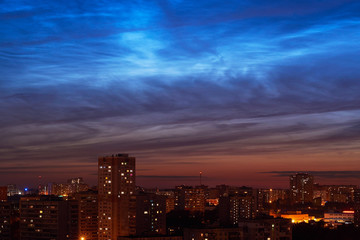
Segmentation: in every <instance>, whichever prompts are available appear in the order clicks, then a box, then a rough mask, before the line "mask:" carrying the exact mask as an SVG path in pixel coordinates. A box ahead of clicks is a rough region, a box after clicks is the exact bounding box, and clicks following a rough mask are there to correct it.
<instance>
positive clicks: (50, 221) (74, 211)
mask: <svg viewBox="0 0 360 240" xmlns="http://www.w3.org/2000/svg"><path fill="white" fill-rule="evenodd" d="M77 221H78V205H77V202H76V201H73V200H66V201H65V200H64V199H63V198H59V197H54V196H45V195H44V196H36V197H23V198H21V200H20V238H21V240H33V239H56V240H77V239H78V222H77Z"/></svg>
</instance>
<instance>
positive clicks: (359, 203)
mask: <svg viewBox="0 0 360 240" xmlns="http://www.w3.org/2000/svg"><path fill="white" fill-rule="evenodd" d="M354 210H355V211H354V224H355V226H357V227H360V189H355V190H354Z"/></svg>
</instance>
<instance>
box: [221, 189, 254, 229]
mask: <svg viewBox="0 0 360 240" xmlns="http://www.w3.org/2000/svg"><path fill="white" fill-rule="evenodd" d="M255 213H256V206H255V200H254V197H253V196H252V195H251V194H246V195H245V194H232V195H230V196H222V197H220V200H219V218H220V219H219V220H220V224H221V225H225V226H226V225H237V224H238V223H239V221H240V220H242V219H252V218H253V217H254V216H255Z"/></svg>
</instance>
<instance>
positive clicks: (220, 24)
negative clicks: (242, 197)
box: [0, 0, 360, 188]
mask: <svg viewBox="0 0 360 240" xmlns="http://www.w3.org/2000/svg"><path fill="white" fill-rule="evenodd" d="M359 11H360V3H359V2H357V1H350V0H332V1H291V2H287V1H279V2H269V1H265V0H259V1H241V2H240V3H239V2H238V1H228V2H227V3H226V4H225V3H224V2H222V1H180V0H173V1H131V2H117V1H104V2H93V3H83V2H76V1H75V2H74V1H72V2H69V1H48V2H43V1H31V3H26V2H23V1H3V2H2V3H0V18H1V20H2V21H0V36H1V37H0V70H1V73H2V76H1V78H0V115H1V117H0V182H2V183H4V184H8V183H9V184H11V183H17V184H21V183H23V182H26V183H29V184H33V185H36V184H37V182H38V176H40V175H41V176H42V177H43V179H44V181H45V180H46V179H48V180H49V181H58V182H59V181H62V180H64V179H67V178H71V177H74V176H82V177H83V178H84V179H85V181H86V182H88V183H90V184H93V185H95V184H96V181H97V174H96V173H97V171H96V166H97V157H98V156H104V155H107V154H112V153H118V152H126V153H130V154H131V155H134V156H136V158H137V164H138V166H139V168H138V169H137V184H138V185H140V186H146V185H148V186H159V187H172V186H175V185H178V184H179V183H180V184H181V183H185V184H191V185H195V184H196V183H197V182H198V177H199V172H200V171H202V172H203V182H204V184H206V185H211V186H214V185H216V184H217V183H218V184H221V183H225V184H229V185H245V186H254V187H281V188H287V187H288V184H289V183H288V179H287V178H288V176H289V175H291V174H292V173H294V172H308V173H311V174H313V175H315V176H318V177H316V179H315V180H316V181H318V182H320V183H322V184H327V183H329V184H330V183H332V182H334V181H336V182H337V183H338V184H355V185H360V165H359V158H360V152H359V146H360V128H359V122H360V108H359V106H360V81H359V78H360V69H359V68H358V59H360V55H359V53H360V51H359V50H360V49H359V48H360V46H359V44H358V42H359V40H360V31H359V30H358V29H359V26H360V19H359V17H358V12H359Z"/></svg>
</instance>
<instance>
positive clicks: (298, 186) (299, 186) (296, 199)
mask: <svg viewBox="0 0 360 240" xmlns="http://www.w3.org/2000/svg"><path fill="white" fill-rule="evenodd" d="M290 194H291V199H292V201H293V203H302V204H304V203H308V202H312V200H313V194H314V177H313V176H312V175H310V174H307V173H296V174H295V175H291V176H290Z"/></svg>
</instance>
